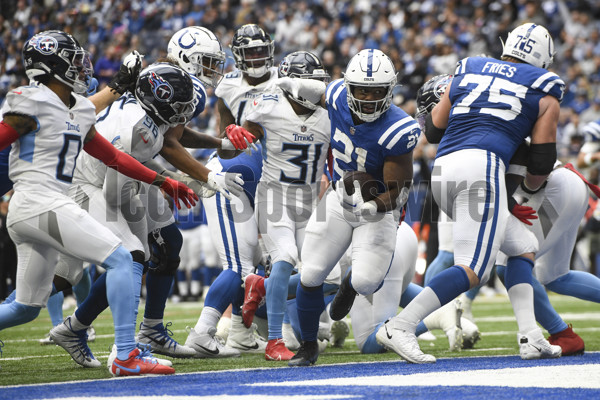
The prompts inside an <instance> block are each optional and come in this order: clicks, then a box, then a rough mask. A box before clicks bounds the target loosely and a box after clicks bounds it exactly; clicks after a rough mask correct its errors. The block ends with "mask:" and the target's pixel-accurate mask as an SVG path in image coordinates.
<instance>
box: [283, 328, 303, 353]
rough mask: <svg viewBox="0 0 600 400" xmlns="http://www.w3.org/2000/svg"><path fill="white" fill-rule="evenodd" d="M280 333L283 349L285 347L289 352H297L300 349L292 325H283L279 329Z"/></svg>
mask: <svg viewBox="0 0 600 400" xmlns="http://www.w3.org/2000/svg"><path fill="white" fill-rule="evenodd" d="M281 332H282V334H283V342H284V343H285V347H287V348H288V350H290V351H297V350H298V349H299V348H300V341H298V338H297V337H296V333H295V332H294V329H293V328H292V325H290V324H283V325H282V327H281Z"/></svg>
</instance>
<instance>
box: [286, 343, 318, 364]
mask: <svg viewBox="0 0 600 400" xmlns="http://www.w3.org/2000/svg"><path fill="white" fill-rule="evenodd" d="M317 358H319V344H318V343H317V341H316V340H310V341H303V342H302V345H301V346H300V348H299V349H298V352H297V353H296V355H294V357H292V359H291V360H290V361H288V366H290V367H308V366H309V365H312V364H314V363H316V362H317Z"/></svg>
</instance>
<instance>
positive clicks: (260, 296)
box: [242, 274, 267, 328]
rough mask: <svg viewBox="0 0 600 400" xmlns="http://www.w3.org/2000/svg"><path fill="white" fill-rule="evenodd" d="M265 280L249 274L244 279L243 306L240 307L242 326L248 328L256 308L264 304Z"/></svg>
mask: <svg viewBox="0 0 600 400" xmlns="http://www.w3.org/2000/svg"><path fill="white" fill-rule="evenodd" d="M266 294H267V291H266V290H265V278H263V277H262V276H260V275H256V274H249V275H247V276H246V277H245V278H244V305H243V306H242V320H243V321H244V326H245V327H246V328H250V327H251V326H252V320H253V319H254V314H255V313H256V310H258V307H260V306H261V305H263V304H264V302H265V295H266Z"/></svg>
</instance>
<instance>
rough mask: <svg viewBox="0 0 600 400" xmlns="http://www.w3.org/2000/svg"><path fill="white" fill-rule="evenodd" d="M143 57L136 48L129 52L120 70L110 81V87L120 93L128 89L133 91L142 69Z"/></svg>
mask: <svg viewBox="0 0 600 400" xmlns="http://www.w3.org/2000/svg"><path fill="white" fill-rule="evenodd" d="M143 58H144V56H143V55H141V54H140V53H138V52H137V51H136V50H134V51H132V52H131V53H129V54H128V55H127V56H126V57H125V58H124V59H123V63H122V64H121V66H120V67H119V72H117V74H116V75H115V76H114V78H113V79H112V80H111V81H110V82H109V84H108V87H109V88H111V89H112V90H114V91H115V92H117V93H119V94H123V93H125V92H126V91H130V92H132V93H133V91H134V90H135V85H136V83H137V79H138V77H139V75H140V71H141V70H142V60H143Z"/></svg>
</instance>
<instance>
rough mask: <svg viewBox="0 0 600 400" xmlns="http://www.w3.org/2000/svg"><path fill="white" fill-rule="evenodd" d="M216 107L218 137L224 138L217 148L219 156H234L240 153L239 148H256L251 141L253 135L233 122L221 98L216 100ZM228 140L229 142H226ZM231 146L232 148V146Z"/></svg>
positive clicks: (253, 139) (252, 140) (253, 138)
mask: <svg viewBox="0 0 600 400" xmlns="http://www.w3.org/2000/svg"><path fill="white" fill-rule="evenodd" d="M217 109H218V110H219V117H220V119H219V128H220V132H221V133H220V134H219V137H221V138H224V141H223V142H222V143H221V147H220V148H218V149H217V154H218V155H219V157H221V158H234V157H235V156H237V155H238V154H240V152H239V151H240V150H248V151H250V149H248V146H249V145H250V148H252V149H254V150H256V146H254V145H253V144H252V143H254V142H255V141H256V138H255V137H254V135H252V134H251V133H250V132H248V131H247V130H246V129H244V128H243V127H241V126H238V125H236V124H235V118H234V117H233V114H231V111H230V110H229V108H227V105H225V102H224V101H223V99H221V98H219V99H218V101H217ZM228 142H229V143H228ZM232 147H233V148H232Z"/></svg>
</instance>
